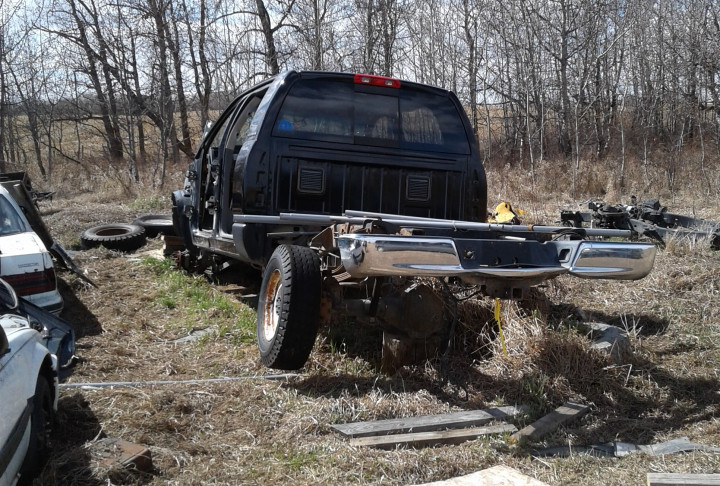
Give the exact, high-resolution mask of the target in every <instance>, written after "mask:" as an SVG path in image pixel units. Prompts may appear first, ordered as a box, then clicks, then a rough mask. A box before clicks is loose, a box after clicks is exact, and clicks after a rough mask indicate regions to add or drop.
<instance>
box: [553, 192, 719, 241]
mask: <svg viewBox="0 0 720 486" xmlns="http://www.w3.org/2000/svg"><path fill="white" fill-rule="evenodd" d="M588 209H590V212H582V211H572V210H562V211H560V220H561V222H562V224H563V225H565V226H571V227H574V228H582V227H584V226H585V225H588V226H589V227H591V228H607V229H622V230H630V231H632V232H633V233H634V234H636V235H637V236H638V237H643V236H644V237H647V238H651V239H654V240H656V241H658V242H659V243H661V244H663V245H664V244H665V243H667V242H668V241H669V240H670V239H673V238H688V239H692V240H700V239H708V240H709V241H710V247H711V248H712V249H714V250H719V249H720V223H719V222H716V221H710V220H706V219H701V218H693V217H690V216H684V215H681V214H675V213H670V212H668V210H667V207H665V206H662V205H661V204H660V201H659V200H658V199H650V200H648V201H644V202H641V203H638V202H637V199H636V198H635V196H632V199H631V203H630V204H615V205H613V204H607V203H605V202H598V201H590V202H589V203H588Z"/></svg>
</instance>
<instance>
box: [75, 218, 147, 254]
mask: <svg viewBox="0 0 720 486" xmlns="http://www.w3.org/2000/svg"><path fill="white" fill-rule="evenodd" d="M80 244H81V245H82V247H83V248H84V249H86V250H87V249H89V248H95V247H96V246H99V245H102V246H104V247H105V248H108V249H110V250H118V251H133V250H137V249H138V248H140V247H141V246H143V245H144V244H145V228H143V227H142V226H138V225H136V224H125V223H113V224H103V225H100V226H94V227H92V228H88V229H86V230H85V231H83V232H82V234H81V235H80Z"/></svg>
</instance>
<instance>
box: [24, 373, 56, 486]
mask: <svg viewBox="0 0 720 486" xmlns="http://www.w3.org/2000/svg"><path fill="white" fill-rule="evenodd" d="M54 420H55V411H54V410H53V398H52V393H51V392H50V384H49V383H48V381H47V379H46V378H45V377H44V376H42V375H41V376H39V377H38V380H37V383H36V384H35V395H34V396H33V410H32V415H31V418H30V443H29V444H28V450H27V454H26V455H25V460H24V461H23V464H22V466H21V467H20V482H19V484H31V483H32V480H33V478H35V477H37V476H38V475H39V474H40V471H41V470H42V467H43V466H44V465H45V462H46V461H47V459H48V456H49V455H50V437H51V434H52V427H53V422H54Z"/></svg>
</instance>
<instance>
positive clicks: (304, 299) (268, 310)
mask: <svg viewBox="0 0 720 486" xmlns="http://www.w3.org/2000/svg"><path fill="white" fill-rule="evenodd" d="M320 293H321V277H320V259H319V258H318V256H317V254H316V253H315V252H314V251H313V250H311V249H310V248H307V247H303V246H294V245H280V246H279V247H277V249H276V250H275V252H273V254H272V256H271V257H270V261H269V262H268V264H267V266H266V267H265V271H264V273H263V281H262V287H261V289H260V299H259V302H258V311H257V341H258V348H259V349H260V357H261V358H262V362H263V364H264V365H265V366H267V367H268V368H276V369H282V370H296V369H299V368H302V366H303V365H304V364H305V362H306V361H307V359H308V356H310V351H312V347H313V345H314V344H315V337H316V336H317V331H318V317H319V312H320Z"/></svg>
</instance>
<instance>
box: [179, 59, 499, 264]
mask: <svg viewBox="0 0 720 486" xmlns="http://www.w3.org/2000/svg"><path fill="white" fill-rule="evenodd" d="M173 196H174V203H175V206H176V210H177V211H179V212H180V213H182V214H183V215H184V216H185V218H179V220H180V222H181V226H183V227H182V228H181V229H182V233H183V235H184V236H185V237H186V239H187V241H186V244H189V245H188V246H189V247H191V248H196V249H202V248H206V249H208V250H211V251H212V252H214V253H220V254H224V255H226V256H228V257H231V258H237V259H240V260H243V261H247V262H250V263H254V264H259V265H262V264H264V263H265V262H266V261H267V260H268V259H269V257H270V255H271V254H272V251H273V249H274V247H276V246H277V245H278V244H281V243H283V242H288V243H289V242H292V243H301V242H302V240H303V239H304V237H305V236H306V235H308V234H311V233H312V232H313V231H314V230H315V229H317V228H308V227H306V226H304V227H302V228H277V227H274V228H272V231H268V229H267V228H266V227H265V225H262V224H253V225H247V224H244V223H234V222H233V215H237V214H248V215H279V214H281V213H285V212H298V213H309V214H325V215H332V214H342V213H343V212H344V211H345V210H346V209H352V210H361V211H372V212H382V213H392V214H402V215H407V216H420V217H429V218H441V219H458V220H468V221H484V220H485V217H486V205H487V188H486V181H485V172H484V170H483V167H482V164H481V161H480V156H479V153H478V149H477V145H476V143H475V140H474V137H473V134H472V130H471V128H470V124H469V121H468V119H467V116H466V115H465V112H464V110H463V108H462V106H461V105H460V102H459V101H458V99H457V97H456V96H455V95H454V94H453V93H451V92H449V91H445V90H442V89H439V88H434V87H430V86H425V85H421V84H417V83H410V82H406V81H399V80H396V79H392V78H386V77H380V76H370V75H353V74H346V73H326V72H295V71H290V72H286V73H284V74H281V75H279V76H276V77H274V78H271V79H269V80H266V81H264V82H262V83H260V84H258V85H256V86H254V87H253V88H251V89H249V90H247V91H245V92H244V93H242V94H241V95H240V96H239V97H238V98H236V99H235V100H234V101H233V102H232V103H231V105H230V106H229V107H228V108H227V109H226V110H225V111H224V112H223V113H222V114H221V115H220V117H219V119H218V120H217V122H216V123H215V124H214V126H213V127H212V128H211V129H210V131H209V132H208V133H207V134H206V136H205V138H204V139H203V141H202V144H201V146H200V148H199V150H198V152H197V155H196V158H195V160H194V161H193V162H192V163H191V165H190V168H189V170H188V172H187V177H186V181H185V186H184V188H183V189H182V190H180V191H176V192H175V193H174V195H173ZM268 233H271V234H270V236H268Z"/></svg>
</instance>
